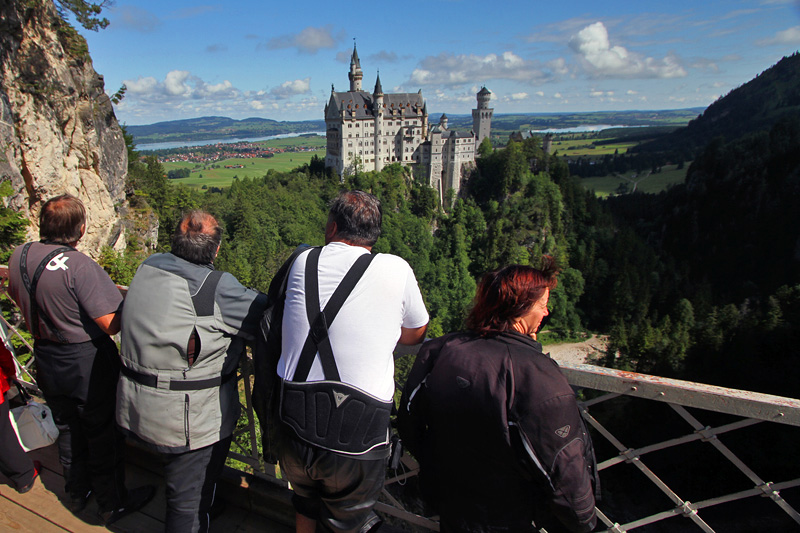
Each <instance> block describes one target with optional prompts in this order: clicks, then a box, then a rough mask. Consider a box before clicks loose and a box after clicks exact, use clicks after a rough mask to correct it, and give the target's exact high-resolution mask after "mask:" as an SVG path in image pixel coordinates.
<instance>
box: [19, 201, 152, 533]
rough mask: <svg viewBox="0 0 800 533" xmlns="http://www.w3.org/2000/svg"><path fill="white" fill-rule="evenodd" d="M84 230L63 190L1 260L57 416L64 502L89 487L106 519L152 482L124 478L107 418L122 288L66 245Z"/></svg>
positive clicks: (75, 502) (118, 438) (118, 514)
mask: <svg viewBox="0 0 800 533" xmlns="http://www.w3.org/2000/svg"><path fill="white" fill-rule="evenodd" d="M85 232H86V210H85V208H84V206H83V204H82V203H81V201H80V200H78V199H77V198H75V197H74V196H70V195H68V194H64V195H61V196H57V197H55V198H51V199H50V200H48V201H47V202H46V203H45V204H44V206H42V210H41V213H40V216H39V237H40V239H41V240H40V242H33V243H27V244H24V245H22V246H20V247H19V248H17V249H16V250H15V251H14V254H13V255H12V256H11V259H10V261H9V294H10V295H11V297H12V298H13V299H14V301H15V302H17V305H19V307H20V309H21V310H22V312H23V315H24V316H25V321H26V322H27V324H28V329H29V330H30V331H31V333H32V334H33V337H34V357H35V358H36V368H37V371H38V374H37V382H38V385H39V388H40V389H41V390H42V392H43V393H44V397H45V400H46V401H47V404H48V405H49V406H50V408H51V409H52V411H53V418H54V420H55V422H56V425H57V426H58V429H59V431H60V435H59V438H58V452H59V459H60V461H61V465H62V466H63V468H64V479H65V480H66V491H67V493H68V494H69V497H70V501H69V506H70V510H71V511H72V512H74V513H79V512H80V511H82V510H83V509H84V508H85V507H86V504H87V501H88V499H89V496H90V494H91V493H92V492H94V493H95V494H96V497H97V503H98V508H99V511H98V515H99V517H100V519H101V520H102V521H103V522H104V523H106V524H111V523H113V522H115V521H116V520H119V519H120V518H122V517H123V516H125V515H127V514H129V513H131V512H134V511H136V510H138V509H140V508H141V507H143V506H144V505H146V504H147V502H149V501H150V499H152V497H153V493H154V488H153V487H152V486H145V487H140V488H138V489H134V490H131V491H128V490H127V489H126V488H125V465H124V463H123V455H122V446H123V442H124V441H123V438H122V435H121V433H119V431H117V429H116V427H115V425H114V411H115V398H116V388H117V380H118V376H119V368H120V361H119V353H118V351H117V346H116V344H115V343H114V341H113V339H111V337H110V335H115V334H116V333H117V332H119V329H120V310H121V307H122V296H121V295H120V293H119V290H118V289H117V287H116V285H114V282H113V281H111V278H109V277H108V274H106V272H105V271H104V270H103V269H102V268H101V267H100V265H98V264H97V263H95V262H94V261H92V259H90V258H89V257H87V256H86V255H84V254H82V253H81V252H79V251H77V250H76V249H75V246H77V244H78V241H79V240H80V239H81V237H83V235H84V233H85Z"/></svg>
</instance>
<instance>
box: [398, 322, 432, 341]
mask: <svg viewBox="0 0 800 533" xmlns="http://www.w3.org/2000/svg"><path fill="white" fill-rule="evenodd" d="M427 331H428V324H425V325H424V326H422V327H419V328H400V340H399V341H397V343H398V344H406V345H414V344H420V343H421V342H422V341H424V340H425V333H427Z"/></svg>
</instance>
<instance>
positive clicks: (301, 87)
mask: <svg viewBox="0 0 800 533" xmlns="http://www.w3.org/2000/svg"><path fill="white" fill-rule="evenodd" d="M309 92H311V78H305V79H302V80H294V81H285V82H283V83H282V84H280V85H279V86H277V87H273V88H272V90H270V92H269V94H270V95H272V96H274V97H276V98H290V97H292V96H294V95H297V94H308V93H309Z"/></svg>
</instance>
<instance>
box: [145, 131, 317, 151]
mask: <svg viewBox="0 0 800 533" xmlns="http://www.w3.org/2000/svg"><path fill="white" fill-rule="evenodd" d="M303 135H319V136H322V137H324V136H325V132H324V131H306V132H298V133H281V134H278V135H266V136H262V137H250V138H237V137H231V138H227V139H207V140H203V141H173V142H162V143H147V144H137V145H136V150H137V151H139V152H152V151H154V150H169V149H172V148H184V147H189V146H211V145H215V144H235V143H242V142H249V143H253V142H259V141H269V140H272V139H287V138H290V137H301V136H303Z"/></svg>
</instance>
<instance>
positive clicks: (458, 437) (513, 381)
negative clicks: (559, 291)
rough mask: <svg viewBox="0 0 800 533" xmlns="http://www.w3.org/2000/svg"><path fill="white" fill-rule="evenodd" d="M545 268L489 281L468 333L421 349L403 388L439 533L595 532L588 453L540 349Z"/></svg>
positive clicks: (567, 391)
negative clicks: (538, 335) (438, 516)
mask: <svg viewBox="0 0 800 533" xmlns="http://www.w3.org/2000/svg"><path fill="white" fill-rule="evenodd" d="M543 263H544V264H543V267H542V268H541V269H535V268H532V267H530V266H525V265H511V266H507V267H505V268H502V269H499V270H496V271H493V272H490V273H488V274H486V275H485V276H484V277H483V279H482V280H481V282H480V284H479V285H478V290H477V294H476V295H475V300H474V302H473V307H472V310H471V311H470V314H469V316H468V318H467V327H468V328H469V329H468V331H465V332H461V333H453V334H450V335H445V336H443V337H440V338H438V339H435V340H432V341H429V342H426V343H425V344H424V345H423V346H422V348H421V349H420V351H419V354H418V355H417V359H416V361H415V363H414V367H413V368H412V370H411V373H410V374H409V377H408V381H407V382H406V385H405V388H404V390H403V396H402V399H401V402H400V412H399V414H398V424H399V429H400V436H401V437H402V439H403V442H404V444H405V445H406V447H407V448H408V449H409V451H411V453H412V454H413V455H414V456H415V457H416V458H417V460H418V461H419V462H420V466H421V471H420V484H421V490H422V493H423V497H424V498H425V500H426V502H427V503H428V504H429V505H430V507H431V508H432V510H433V511H434V512H436V513H438V514H439V515H440V525H441V531H443V532H452V531H459V532H460V531H464V532H485V531H486V532H488V531H514V532H523V531H537V530H538V529H539V528H542V527H545V528H546V529H547V531H550V532H553V531H560V530H567V531H573V532H588V531H591V530H592V529H594V526H595V524H596V517H595V509H594V505H595V487H596V476H597V466H596V463H595V460H594V452H593V449H592V443H591V440H590V438H589V434H588V432H587V431H586V427H585V425H584V423H583V419H582V418H581V414H580V412H579V410H578V406H577V402H576V399H575V394H574V392H573V391H572V388H571V387H570V385H569V383H568V382H567V380H566V378H565V377H564V375H563V374H562V373H561V371H560V370H559V368H558V365H557V364H556V363H555V361H553V360H552V359H550V357H549V356H547V355H545V354H544V353H543V352H542V345H541V344H539V342H537V340H536V335H537V332H538V331H539V328H540V326H541V323H542V320H543V319H544V317H546V316H547V315H548V314H549V310H548V308H547V304H548V300H549V297H550V290H551V289H553V288H555V286H556V275H557V269H556V266H555V263H554V262H553V260H552V258H550V257H547V256H546V257H545V258H544V259H543ZM554 518H556V519H557V520H553V519H554Z"/></svg>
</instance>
